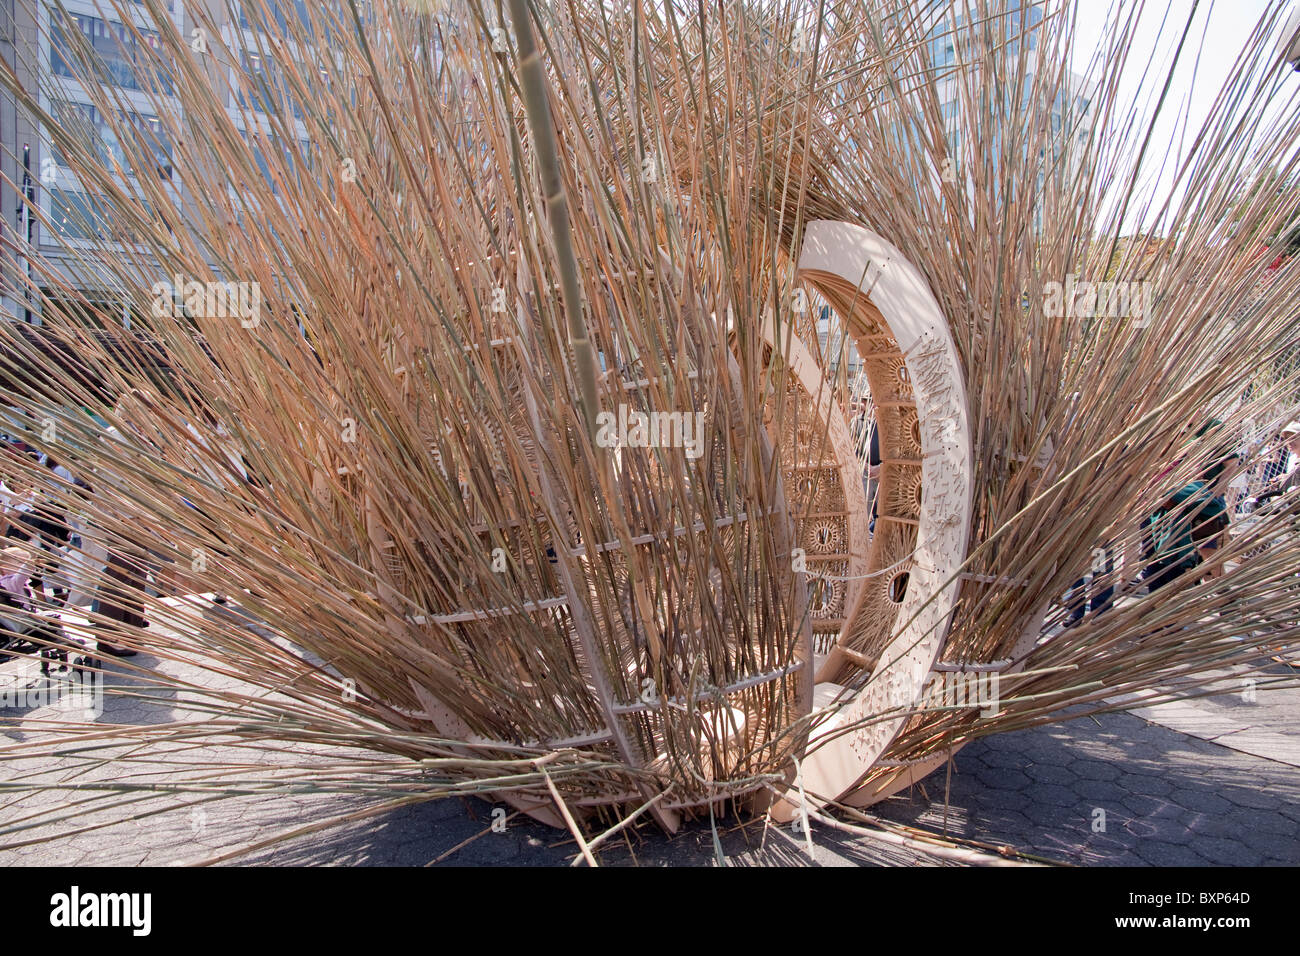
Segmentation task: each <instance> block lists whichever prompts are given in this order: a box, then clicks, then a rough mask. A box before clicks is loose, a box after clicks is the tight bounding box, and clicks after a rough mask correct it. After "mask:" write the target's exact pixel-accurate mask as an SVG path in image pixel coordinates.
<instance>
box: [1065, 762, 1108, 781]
mask: <svg viewBox="0 0 1300 956" xmlns="http://www.w3.org/2000/svg"><path fill="white" fill-rule="evenodd" d="M1070 770H1071V772H1073V773H1074V775H1075V776H1076V777H1078V778H1079V779H1080V780H1114V779H1115V778H1116V777H1118V776H1119V773H1120V772H1119V768H1118V767H1115V766H1112V765H1111V764H1108V763H1104V762H1102V761H1100V760H1073V761H1071V762H1070Z"/></svg>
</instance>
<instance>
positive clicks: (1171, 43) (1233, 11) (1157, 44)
mask: <svg viewBox="0 0 1300 956" xmlns="http://www.w3.org/2000/svg"><path fill="white" fill-rule="evenodd" d="M1290 2H1293V0H1272V2H1271V3H1270V2H1268V0H1219V2H1209V0H1202V2H1201V3H1199V4H1197V3H1194V2H1193V0H1154V2H1149V3H1146V4H1145V5H1144V9H1143V12H1142V15H1141V19H1140V20H1139V26H1138V30H1137V35H1136V37H1135V42H1134V44H1133V48H1132V52H1131V55H1130V59H1129V61H1128V69H1127V70H1126V71H1125V74H1124V79H1123V81H1122V85H1121V95H1122V96H1123V97H1124V98H1125V99H1129V98H1130V97H1134V98H1138V99H1140V100H1141V101H1143V102H1145V101H1147V98H1148V97H1149V96H1150V94H1151V92H1152V90H1153V89H1154V90H1155V91H1156V92H1158V89H1159V85H1161V84H1163V81H1164V77H1165V70H1166V69H1167V67H1168V63H1169V61H1170V59H1171V55H1172V52H1173V50H1174V48H1175V47H1176V45H1177V42H1178V39H1179V37H1180V35H1181V33H1182V30H1183V29H1184V26H1185V25H1186V23H1187V19H1188V17H1189V16H1190V15H1191V13H1192V11H1193V9H1194V8H1195V10H1196V14H1195V19H1194V21H1193V23H1194V25H1193V28H1192V31H1191V33H1190V34H1189V36H1188V40H1187V48H1186V49H1185V50H1184V54H1183V62H1182V63H1181V64H1180V66H1179V68H1178V70H1177V71H1176V72H1175V74H1174V79H1173V82H1172V84H1171V87H1170V94H1169V96H1170V101H1171V102H1176V103H1179V104H1181V103H1183V102H1185V101H1187V100H1189V99H1190V111H1189V116H1188V122H1187V127H1188V128H1189V129H1190V130H1192V131H1195V130H1197V129H1199V128H1200V127H1201V124H1202V123H1203V121H1204V120H1205V118H1206V116H1207V115H1208V114H1209V112H1210V109H1211V106H1212V104H1213V102H1214V99H1215V96H1216V95H1217V94H1218V92H1219V90H1220V88H1221V87H1222V85H1223V82H1224V80H1225V79H1226V78H1227V76H1228V75H1229V73H1230V71H1231V69H1232V65H1233V62H1234V60H1235V59H1236V57H1237V55H1238V54H1239V53H1240V52H1241V50H1242V48H1243V47H1244V46H1245V44H1246V42H1247V40H1248V38H1249V36H1250V34H1251V32H1252V30H1253V29H1254V27H1255V25H1256V23H1257V22H1258V21H1259V19H1260V17H1261V16H1262V15H1263V14H1264V13H1265V12H1266V10H1268V9H1270V8H1275V7H1277V6H1279V5H1283V4H1284V3H1290ZM1135 3H1136V0H1119V5H1120V7H1121V8H1122V12H1123V13H1125V14H1127V13H1128V12H1129V11H1130V10H1131V9H1132V8H1133V7H1134V6H1135ZM1114 6H1115V3H1114V2H1112V0H1079V3H1078V8H1077V9H1078V31H1077V34H1076V37H1077V39H1076V47H1075V51H1074V62H1073V63H1072V64H1071V66H1072V67H1073V69H1074V70H1075V71H1077V72H1081V73H1082V72H1084V71H1086V69H1087V66H1088V60H1089V58H1090V57H1091V56H1092V54H1093V53H1094V51H1095V50H1096V49H1097V47H1098V46H1099V45H1100V44H1102V42H1103V41H1104V39H1105V37H1106V25H1107V19H1108V17H1111V16H1113V7H1114ZM1197 51H1199V64H1197V65H1196V70H1197V73H1198V75H1197V76H1196V80H1195V82H1194V83H1193V82H1192V75H1191V74H1192V66H1193V64H1194V63H1195V62H1196V53H1197ZM1189 53H1190V55H1189ZM1148 65H1149V66H1150V67H1151V70H1150V72H1149V73H1148V76H1147V78H1146V86H1145V88H1143V86H1142V77H1141V73H1142V70H1143V69H1144V68H1146V67H1147V66H1148ZM1292 76H1293V77H1294V80H1293V82H1294V84H1295V90H1296V92H1297V94H1300V74H1293V75H1292ZM1180 112H1181V110H1170V109H1169V108H1168V107H1166V109H1165V110H1163V111H1162V116H1161V118H1160V119H1159V120H1158V121H1157V124H1156V127H1155V134H1154V136H1153V142H1160V143H1164V142H1168V141H1169V140H1170V138H1171V137H1178V136H1180V135H1184V136H1185V134H1186V130H1180V128H1179V123H1178V119H1177V117H1178V114H1179V113H1180ZM1185 151H1186V145H1185V143H1184V145H1183V149H1182V152H1183V153H1185ZM1162 152H1163V150H1162ZM1169 165H1170V166H1171V167H1173V166H1176V164H1169ZM1174 179H1175V177H1174V174H1173V169H1172V168H1167V169H1158V168H1153V169H1151V170H1150V171H1149V175H1148V177H1147V179H1146V183H1147V184H1148V185H1149V186H1150V187H1151V188H1152V189H1153V190H1154V191H1155V192H1158V193H1159V194H1160V195H1167V194H1168V193H1169V192H1170V191H1171V190H1172V189H1174ZM1126 225H1127V226H1128V227H1129V228H1130V229H1131V228H1137V227H1141V226H1147V225H1150V222H1149V221H1148V222H1134V221H1132V220H1130V221H1129V222H1127V223H1126Z"/></svg>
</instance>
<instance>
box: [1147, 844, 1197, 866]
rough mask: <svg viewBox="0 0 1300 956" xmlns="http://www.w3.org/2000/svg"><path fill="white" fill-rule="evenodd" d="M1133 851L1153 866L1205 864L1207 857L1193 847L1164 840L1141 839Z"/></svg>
mask: <svg viewBox="0 0 1300 956" xmlns="http://www.w3.org/2000/svg"><path fill="white" fill-rule="evenodd" d="M1133 852H1135V853H1136V854H1137V855H1138V856H1140V857H1142V859H1143V860H1145V861H1146V862H1147V863H1150V864H1151V865H1152V866H1205V858H1204V857H1202V856H1200V855H1199V854H1198V853H1197V852H1196V851H1195V850H1194V849H1193V848H1192V847H1190V846H1178V845H1176V844H1173V843H1165V842H1164V841H1163V840H1141V841H1139V842H1138V844H1137V846H1135V847H1134V848H1133Z"/></svg>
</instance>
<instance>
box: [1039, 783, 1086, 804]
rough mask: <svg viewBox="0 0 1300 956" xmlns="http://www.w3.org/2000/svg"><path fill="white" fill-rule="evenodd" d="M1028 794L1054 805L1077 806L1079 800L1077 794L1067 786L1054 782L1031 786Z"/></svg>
mask: <svg viewBox="0 0 1300 956" xmlns="http://www.w3.org/2000/svg"><path fill="white" fill-rule="evenodd" d="M1029 794H1030V796H1031V797H1032V798H1033V799H1035V800H1040V801H1042V802H1043V803H1050V804H1052V805H1053V806H1056V807H1077V806H1079V804H1080V802H1081V800H1080V797H1079V795H1078V794H1077V793H1075V792H1074V791H1073V790H1071V789H1070V788H1069V787H1061V786H1057V785H1056V784H1054V783H1043V784H1039V785H1038V786H1036V787H1033V788H1032V789H1031V790H1030V791H1029Z"/></svg>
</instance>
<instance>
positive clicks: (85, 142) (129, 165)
mask: <svg viewBox="0 0 1300 956" xmlns="http://www.w3.org/2000/svg"><path fill="white" fill-rule="evenodd" d="M50 113H51V114H52V115H53V116H54V118H55V119H56V120H57V121H58V124H59V127H60V128H61V129H62V130H64V131H65V132H67V133H70V134H71V135H72V136H73V137H74V138H76V139H77V140H78V141H79V142H80V143H81V144H82V146H84V147H85V148H86V149H87V150H88V151H90V152H91V154H92V155H93V156H95V157H97V158H98V159H99V161H100V162H101V163H104V164H105V165H108V166H112V165H113V164H116V165H118V166H120V167H121V168H122V169H123V170H125V171H126V172H127V173H128V175H131V176H138V175H139V172H138V171H137V170H136V168H135V163H134V162H133V161H132V157H131V156H130V155H128V152H131V153H135V154H136V156H137V157H139V156H140V155H143V156H144V157H145V163H146V164H147V165H146V166H145V169H144V171H145V172H146V173H151V174H156V175H160V176H162V177H163V178H165V179H170V178H171V171H172V157H171V143H170V142H169V140H168V138H167V135H166V133H165V132H164V130H163V125H162V123H161V122H160V121H159V119H158V117H156V116H148V115H145V114H143V113H122V114H121V116H122V117H123V118H125V119H126V120H127V122H128V123H129V124H130V125H131V127H132V128H133V129H134V131H135V143H134V144H133V145H132V146H131V147H130V148H129V150H128V148H126V147H124V146H123V144H122V143H121V141H120V140H119V138H118V135H117V133H116V132H114V130H113V129H112V128H111V127H110V126H109V124H108V123H107V122H106V120H105V117H104V114H103V113H102V112H101V111H100V110H99V109H98V108H96V107H94V106H91V105H90V104H88V103H72V102H69V101H67V100H57V101H55V102H54V103H52V104H51V106H50ZM53 155H54V161H55V162H56V163H58V164H59V165H60V166H63V167H70V166H71V163H69V162H68V160H67V157H65V156H64V155H63V153H62V151H61V150H60V149H59V148H58V146H57V145H55V146H54V148H53Z"/></svg>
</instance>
